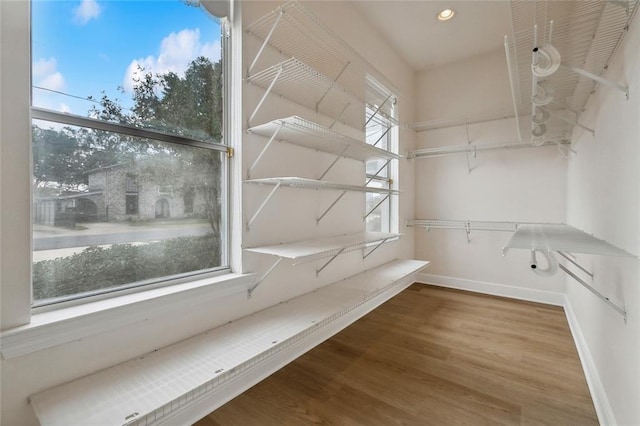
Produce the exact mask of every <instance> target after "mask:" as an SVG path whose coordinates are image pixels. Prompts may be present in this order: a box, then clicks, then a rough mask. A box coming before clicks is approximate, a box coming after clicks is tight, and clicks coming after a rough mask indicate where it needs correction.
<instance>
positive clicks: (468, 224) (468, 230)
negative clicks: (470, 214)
mask: <svg viewBox="0 0 640 426" xmlns="http://www.w3.org/2000/svg"><path fill="white" fill-rule="evenodd" d="M464 232H465V233H466V234H467V244H471V222H469V221H467V222H465V223H464Z"/></svg>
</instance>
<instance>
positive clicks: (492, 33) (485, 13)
mask: <svg viewBox="0 0 640 426" xmlns="http://www.w3.org/2000/svg"><path fill="white" fill-rule="evenodd" d="M353 5H354V6H355V7H356V9H357V10H358V11H359V12H360V13H362V15H363V16H364V17H365V19H367V20H368V21H369V22H370V23H371V24H373V25H374V26H375V27H376V28H378V31H379V32H380V34H381V35H382V36H383V37H384V38H385V39H386V40H387V41H388V42H389V44H390V45H391V47H392V48H394V49H395V50H396V51H397V52H398V53H399V54H400V56H402V57H403V58H404V59H405V60H406V61H407V63H408V64H409V65H411V66H412V67H413V68H414V69H415V70H418V71H420V70H425V69H430V68H435V67H438V66H441V65H444V64H447V63H451V62H455V61H459V60H461V59H465V58H470V57H473V56H477V55H480V54H482V53H487V52H491V51H495V50H497V49H500V48H501V47H502V46H503V40H504V36H505V34H506V35H510V34H511V12H510V3H509V2H508V1H506V0H495V1H486V0H475V1H455V0H453V1H430V0H394V1H388V0H383V1H354V2H353ZM446 8H450V9H454V10H455V11H456V16H455V18H453V19H452V20H450V21H446V22H440V21H438V20H437V19H436V15H437V13H438V12H440V11H441V10H442V9H446Z"/></svg>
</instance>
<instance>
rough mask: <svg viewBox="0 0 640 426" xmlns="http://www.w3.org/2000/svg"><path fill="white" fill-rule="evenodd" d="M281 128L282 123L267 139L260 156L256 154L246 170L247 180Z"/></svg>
mask: <svg viewBox="0 0 640 426" xmlns="http://www.w3.org/2000/svg"><path fill="white" fill-rule="evenodd" d="M283 127H284V122H282V123H280V127H278V128H277V129H276V131H275V132H273V135H272V136H271V138H270V139H269V142H267V144H266V145H265V146H264V148H262V151H260V154H258V157H257V158H256V159H255V161H254V162H253V164H252V165H251V167H249V170H247V179H251V172H253V170H255V168H256V167H257V166H258V163H260V160H262V156H263V155H264V154H265V152H267V150H268V149H269V147H270V146H271V143H272V142H273V141H274V140H275V138H276V137H277V136H278V133H280V130H282V128H283Z"/></svg>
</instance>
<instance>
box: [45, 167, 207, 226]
mask: <svg viewBox="0 0 640 426" xmlns="http://www.w3.org/2000/svg"><path fill="white" fill-rule="evenodd" d="M168 169H169V168H166V167H152V166H151V165H150V164H148V163H147V162H144V161H139V162H133V163H129V164H116V165H113V166H108V167H101V168H97V169H93V170H89V171H87V183H88V184H87V190H86V192H81V193H74V194H63V195H59V196H56V197H36V199H35V203H34V214H35V222H36V223H39V224H44V225H63V226H64V225H65V224H66V222H68V221H69V220H71V219H73V222H76V221H78V222H81V221H84V222H96V221H107V222H108V221H124V220H151V219H176V218H185V217H204V216H205V214H206V212H205V210H206V203H205V199H204V195H203V191H201V190H198V188H196V187H195V186H194V185H193V183H191V184H190V183H188V182H187V180H188V179H187V178H185V176H184V175H183V174H180V173H170V172H167V170H168Z"/></svg>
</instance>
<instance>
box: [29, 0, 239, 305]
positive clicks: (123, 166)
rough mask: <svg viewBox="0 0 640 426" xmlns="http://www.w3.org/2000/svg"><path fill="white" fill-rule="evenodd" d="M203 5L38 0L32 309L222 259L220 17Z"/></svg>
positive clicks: (214, 265) (197, 269)
mask: <svg viewBox="0 0 640 426" xmlns="http://www.w3.org/2000/svg"><path fill="white" fill-rule="evenodd" d="M195 4H196V2H181V1H178V0H176V1H151V2H138V1H127V2H106V1H105V2H103V1H100V0H98V1H95V0H83V1H80V2H78V3H77V4H75V5H74V4H73V3H69V2H56V1H53V2H52V1H44V0H37V1H33V2H32V7H31V9H32V21H31V26H32V27H31V31H32V46H31V47H32V108H31V116H32V118H33V120H32V147H33V149H32V151H33V200H32V201H33V206H34V212H35V213H36V214H34V215H33V216H34V219H33V250H34V252H33V268H32V271H33V272H32V286H33V305H34V306H41V305H47V304H52V303H56V302H60V301H66V300H69V299H77V298H81V297H85V296H93V295H96V294H101V293H106V292H112V291H115V290H120V289H125V288H132V287H138V286H142V285H147V284H157V283H159V282H171V281H172V280H174V279H176V278H182V277H185V276H189V275H195V274H203V273H209V272H212V271H216V270H220V269H224V268H226V267H227V265H228V261H227V241H226V235H227V231H226V229H227V219H226V214H225V213H226V209H227V200H228V196H227V188H228V184H227V178H228V173H227V170H228V167H227V161H228V159H227V151H228V149H227V146H226V145H225V141H224V138H223V133H224V129H225V123H224V118H223V117H224V109H225V101H226V99H224V98H223V92H224V87H225V79H224V77H225V73H224V72H223V70H224V63H225V57H224V52H225V48H224V47H225V45H226V34H227V31H226V21H225V20H221V19H218V18H215V17H212V16H211V15H210V14H209V13H207V11H205V10H204V9H202V8H200V7H199V6H194V5H195ZM141 19H144V20H145V21H146V22H149V23H150V24H151V23H152V25H140V20H141ZM180 188H188V190H187V192H184V193H183V192H182V191H181V190H180ZM183 207H184V208H183ZM187 214H188V216H187Z"/></svg>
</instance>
